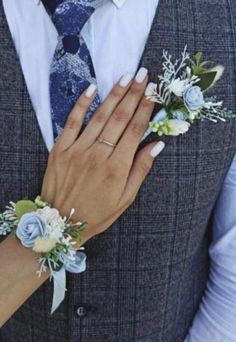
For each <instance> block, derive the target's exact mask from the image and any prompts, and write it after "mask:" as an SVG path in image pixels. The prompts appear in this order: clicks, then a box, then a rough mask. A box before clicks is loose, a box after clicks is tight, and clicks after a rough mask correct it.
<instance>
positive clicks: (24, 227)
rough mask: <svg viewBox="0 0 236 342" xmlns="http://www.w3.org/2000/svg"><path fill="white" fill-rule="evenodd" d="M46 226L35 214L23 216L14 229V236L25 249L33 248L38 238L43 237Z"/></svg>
mask: <svg viewBox="0 0 236 342" xmlns="http://www.w3.org/2000/svg"><path fill="white" fill-rule="evenodd" d="M45 229H46V225H45V223H44V221H43V220H42V219H41V217H40V216H39V215H38V214H37V213H35V212H32V213H28V214H24V215H23V216H22V217H21V219H20V222H19V223H18V226H17V229H16V236H17V237H18V238H19V239H20V241H21V243H22V245H23V246H25V247H28V248H29V247H33V246H34V242H35V240H36V239H37V238H38V237H41V236H43V235H44V233H45Z"/></svg>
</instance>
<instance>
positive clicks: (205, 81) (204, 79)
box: [195, 71, 217, 91]
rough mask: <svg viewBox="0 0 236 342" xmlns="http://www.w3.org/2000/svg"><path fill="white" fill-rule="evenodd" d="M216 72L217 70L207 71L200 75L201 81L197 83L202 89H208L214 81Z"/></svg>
mask: <svg viewBox="0 0 236 342" xmlns="http://www.w3.org/2000/svg"><path fill="white" fill-rule="evenodd" d="M216 74H217V73H216V72H215V71H214V72H213V71H212V72H205V73H203V74H200V75H198V77H199V78H200V81H199V82H197V83H196V84H195V85H197V86H199V87H200V88H201V90H202V91H204V90H206V89H208V88H209V87H210V86H211V85H212V83H213V82H214V80H215V77H216Z"/></svg>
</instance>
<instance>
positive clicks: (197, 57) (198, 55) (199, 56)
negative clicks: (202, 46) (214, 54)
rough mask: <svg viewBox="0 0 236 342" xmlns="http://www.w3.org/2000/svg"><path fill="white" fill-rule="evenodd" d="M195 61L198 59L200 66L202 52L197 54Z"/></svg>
mask: <svg viewBox="0 0 236 342" xmlns="http://www.w3.org/2000/svg"><path fill="white" fill-rule="evenodd" d="M195 59H196V62H197V65H199V63H200V61H201V59H202V52H197V53H196V54H195Z"/></svg>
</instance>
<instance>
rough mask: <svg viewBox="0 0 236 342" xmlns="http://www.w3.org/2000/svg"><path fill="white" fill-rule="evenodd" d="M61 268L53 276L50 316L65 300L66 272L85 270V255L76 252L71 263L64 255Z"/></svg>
mask: <svg viewBox="0 0 236 342" xmlns="http://www.w3.org/2000/svg"><path fill="white" fill-rule="evenodd" d="M63 259H64V264H63V267H62V268H61V269H60V271H58V272H54V274H53V300H52V308H51V314H53V313H54V312H55V310H56V309H57V308H58V307H59V305H60V304H61V303H62V302H63V300H64V299H65V292H66V271H68V272H70V273H81V272H84V271H85V270H86V255H85V254H84V253H82V252H77V253H76V256H75V261H73V262H71V261H70V259H68V258H66V255H64V258H63Z"/></svg>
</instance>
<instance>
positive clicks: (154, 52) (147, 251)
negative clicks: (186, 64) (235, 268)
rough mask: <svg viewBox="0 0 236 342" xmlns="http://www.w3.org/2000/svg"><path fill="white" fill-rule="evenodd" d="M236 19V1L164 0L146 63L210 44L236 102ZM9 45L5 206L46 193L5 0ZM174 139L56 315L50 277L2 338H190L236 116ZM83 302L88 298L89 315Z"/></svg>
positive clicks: (94, 245) (100, 341) (0, 101)
mask: <svg viewBox="0 0 236 342" xmlns="http://www.w3.org/2000/svg"><path fill="white" fill-rule="evenodd" d="M0 4H1V1H0ZM1 6H2V5H1ZM235 28H236V3H235V0H227V1H222V0H179V1H175V0H160V4H159V9H158V11H157V14H156V16H155V19H154V23H153V27H152V31H151V34H150V37H149V40H148V43H147V46H146V49H145V52H144V55H143V58H142V62H141V64H142V65H143V66H145V67H147V68H148V69H149V71H150V76H151V79H152V80H156V77H157V74H158V73H159V72H160V68H161V55H162V50H163V49H167V50H169V51H170V52H171V54H172V55H173V56H176V57H178V56H179V54H180V53H181V51H182V50H183V48H184V46H185V44H188V48H189V50H190V52H195V51H198V50H201V51H203V52H204V55H205V58H206V59H207V60H213V61H216V62H218V63H221V64H224V65H225V67H226V72H225V75H224V78H223V79H222V80H221V81H220V82H219V83H218V85H217V87H216V88H215V89H214V94H215V95H218V96H219V98H222V99H223V100H224V101H225V105H226V106H227V107H228V108H231V109H232V110H234V111H236V73H235V71H236V32H235ZM0 44H1V46H2V48H1V49H0V60H1V63H0V75H1V76H0V139H1V145H0V156H1V163H0V182H1V186H0V191H1V197H0V203H1V208H3V207H4V205H5V203H6V202H8V201H9V200H16V199H18V198H22V197H24V196H26V195H28V196H30V197H33V196H34V195H35V194H37V193H39V192H40V186H41V181H42V177H43V173H44V169H45V167H46V160H47V152H46V149H45V146H44V143H43V140H42V138H41V135H40V132H39V129H38V125H37V122H36V118H35V114H34V112H33V110H32V106H31V104H30V101H29V96H28V93H27V90H26V86H25V83H24V80H23V76H22V72H21V69H20V67H19V63H18V60H17V58H16V54H15V51H14V48H13V45H12V42H11V38H10V34H9V30H8V28H7V24H6V19H5V17H4V15H3V9H2V7H0ZM155 139H156V137H155V136H150V137H149V138H148V141H151V140H155ZM166 142H167V147H166V149H165V151H164V152H163V154H162V155H161V156H160V157H159V158H158V160H157V161H156V163H155V165H154V167H153V169H152V171H151V173H150V174H149V176H148V178H147V179H146V181H145V183H144V185H143V186H142V189H141V191H140V193H139V195H138V198H137V199H136V201H135V203H134V204H133V205H132V207H131V208H129V209H128V210H127V212H126V213H125V214H124V215H122V217H121V218H120V219H119V220H118V221H117V222H116V223H115V224H114V225H113V226H112V227H111V228H110V229H109V230H108V231H107V232H106V233H104V234H102V235H100V236H98V237H96V238H94V239H92V240H90V241H89V242H88V243H87V244H86V252H87V255H88V263H87V271H86V272H85V273H83V274H81V275H76V276H73V275H72V276H70V277H69V281H68V290H69V291H68V293H67V296H66V300H65V302H64V304H63V305H62V306H61V307H60V309H59V310H58V311H57V312H56V313H55V314H54V315H53V316H50V314H49V312H50V304H51V284H49V283H46V284H45V285H44V286H42V287H41V288H40V290H38V291H37V292H36V293H35V294H34V295H33V296H32V297H31V298H30V299H29V300H28V301H27V302H26V303H25V304H24V305H23V307H22V308H21V309H20V310H19V311H18V312H17V313H16V314H15V315H14V316H13V317H12V319H11V320H10V321H9V323H8V324H7V325H6V326H5V327H4V329H3V330H2V339H3V342H36V341H37V342H48V341H56V342H105V341H106V342H182V341H183V340H184V337H185V336H186V334H187V331H188V328H189V326H190V324H191V321H192V319H193V317H194V315H195V313H196V311H197V309H198V306H199V303H200V300H201V297H202V293H203V291H204V288H205V284H206V279H207V276H208V253H207V252H208V246H209V243H210V233H211V225H210V218H211V214H212V210H213V208H214V205H215V201H216V199H217V196H218V194H219V190H220V187H221V185H222V182H223V180H224V176H225V174H226V172H227V170H228V168H229V166H230V163H231V161H232V158H233V156H234V154H235V152H236V122H235V121H234V120H230V121H228V122H227V123H218V124H213V123H211V122H208V121H203V122H199V123H198V124H195V125H193V126H192V128H191V130H190V132H189V133H188V134H186V135H184V136H180V137H176V138H173V137H172V138H166ZM79 306H84V307H86V308H87V315H86V316H84V317H82V318H79V317H78V316H77V315H76V309H77V308H78V307H79Z"/></svg>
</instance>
